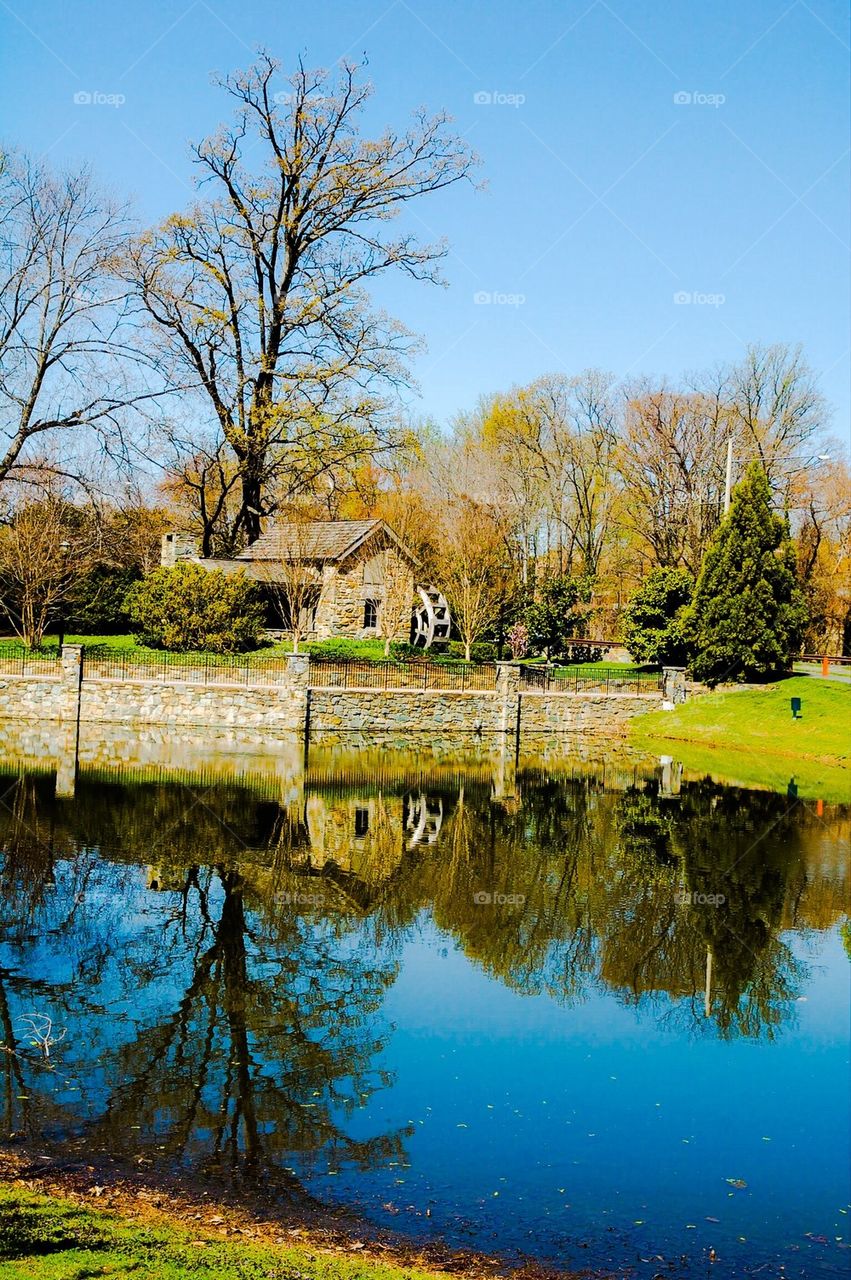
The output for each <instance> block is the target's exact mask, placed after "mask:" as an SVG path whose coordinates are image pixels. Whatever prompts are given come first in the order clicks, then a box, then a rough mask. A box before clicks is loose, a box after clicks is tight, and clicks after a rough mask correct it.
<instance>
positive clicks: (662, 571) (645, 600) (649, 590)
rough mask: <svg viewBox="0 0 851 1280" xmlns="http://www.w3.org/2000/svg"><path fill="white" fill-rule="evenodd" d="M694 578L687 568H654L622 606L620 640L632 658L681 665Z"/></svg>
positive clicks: (683, 659) (682, 663)
mask: <svg viewBox="0 0 851 1280" xmlns="http://www.w3.org/2000/svg"><path fill="white" fill-rule="evenodd" d="M693 591H694V579H693V578H692V576H691V574H690V573H689V572H688V570H687V569H671V568H658V569H653V570H652V571H651V573H650V575H649V576H648V577H647V578H645V580H644V582H642V584H641V586H640V587H639V588H638V590H637V591H636V592H635V594H634V595H633V596H632V597H631V599H630V601H629V603H628V604H627V606H626V609H625V610H624V620H623V642H624V644H625V645H626V647H627V649H629V652H630V655H631V656H632V659H633V661H634V662H651V663H654V664H657V665H659V666H664V665H668V666H676V667H679V666H684V665H685V662H686V658H687V656H688V649H687V646H686V640H685V636H684V634H683V621H684V616H685V610H686V608H687V606H688V605H689V604H690V603H691V598H692V592H693Z"/></svg>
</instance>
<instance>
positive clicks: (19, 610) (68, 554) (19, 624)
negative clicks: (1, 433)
mask: <svg viewBox="0 0 851 1280" xmlns="http://www.w3.org/2000/svg"><path fill="white" fill-rule="evenodd" d="M98 540H99V537H98V533H97V530H96V529H95V528H94V526H93V524H92V522H91V521H90V520H86V519H81V518H80V513H79V512H78V511H77V509H76V508H74V507H71V506H70V505H69V504H67V503H66V502H64V501H63V500H62V499H60V498H55V497H48V498H47V499H46V500H44V501H39V502H27V503H24V504H23V505H21V506H20V507H19V508H18V510H17V511H16V512H15V514H14V516H13V517H12V519H11V521H10V522H9V523H8V524H7V525H5V526H3V527H0V608H2V610H3V612H4V613H5V615H6V616H7V618H8V619H9V622H10V623H11V625H12V627H13V628H14V630H15V632H16V634H17V635H19V636H20V637H21V639H22V640H23V642H24V644H25V645H27V647H28V648H30V649H37V648H38V647H39V646H40V645H41V642H42V640H43V639H44V635H45V632H46V631H47V629H48V627H49V626H50V625H51V624H52V623H54V622H55V621H56V620H57V618H59V617H60V616H61V613H62V609H63V607H64V605H65V602H66V600H67V598H68V594H69V591H70V588H71V586H72V585H73V583H74V581H75V579H76V578H77V576H78V575H79V574H81V573H84V572H85V571H86V569H88V568H89V567H90V565H91V563H92V559H93V556H94V553H95V550H96V547H97V544H98Z"/></svg>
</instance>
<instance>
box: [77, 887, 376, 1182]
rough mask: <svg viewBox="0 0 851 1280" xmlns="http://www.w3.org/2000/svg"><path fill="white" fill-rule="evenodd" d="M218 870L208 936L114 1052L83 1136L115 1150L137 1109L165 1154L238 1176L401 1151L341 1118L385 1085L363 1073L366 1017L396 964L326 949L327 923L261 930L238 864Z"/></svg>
mask: <svg viewBox="0 0 851 1280" xmlns="http://www.w3.org/2000/svg"><path fill="white" fill-rule="evenodd" d="M214 879H215V880H216V881H217V885H214V886H211V893H210V898H216V899H217V900H218V902H219V905H218V907H217V909H216V915H217V919H211V918H210V917H209V916H208V917H207V919H206V920H204V919H203V918H201V919H200V920H199V926H198V927H199V930H200V934H201V935H202V936H203V939H204V945H203V946H199V945H198V944H197V942H196V943H195V945H194V947H193V956H192V961H191V964H190V965H189V966H188V968H187V975H188V980H187V981H186V982H185V985H183V987H182V991H181V994H180V997H179V999H178V1001H177V1002H176V1004H175V1006H174V1010H173V1012H172V1013H171V1014H170V1016H169V1017H167V1018H163V1019H161V1020H159V1021H157V1022H155V1023H151V1024H150V1025H148V1026H147V1027H145V1028H144V1029H143V1030H141V1031H140V1032H139V1034H138V1035H137V1036H136V1037H135V1039H133V1040H131V1041H128V1042H127V1043H125V1044H124V1045H123V1046H122V1047H121V1049H120V1052H119V1053H118V1054H117V1056H116V1060H115V1064H114V1068H113V1071H114V1076H115V1078H116V1080H117V1082H118V1083H117V1084H116V1086H115V1088H114V1091H113V1093H112V1096H111V1099H110V1103H109V1106H108V1108H107V1110H106V1113H105V1115H104V1116H103V1118H102V1120H101V1121H100V1122H99V1123H98V1125H97V1126H96V1128H95V1131H94V1132H93V1134H92V1137H93V1139H95V1140H97V1141H99V1142H103V1143H105V1144H106V1145H107V1146H108V1147H109V1148H110V1149H112V1150H116V1149H117V1150H121V1149H123V1148H124V1147H126V1145H127V1139H128V1134H127V1121H128V1118H129V1117H131V1116H135V1117H137V1119H136V1121H135V1123H137V1124H139V1125H141V1131H142V1132H143V1133H145V1134H148V1135H150V1141H151V1143H152V1145H155V1146H156V1147H157V1148H158V1150H160V1151H163V1150H164V1152H165V1154H166V1156H171V1157H178V1158H180V1159H190V1160H191V1162H192V1163H193V1164H200V1165H203V1166H204V1167H205V1168H207V1169H211V1168H215V1169H218V1170H222V1171H230V1172H231V1173H233V1174H236V1175H238V1176H240V1177H242V1178H251V1177H256V1176H257V1175H258V1174H259V1173H261V1172H263V1173H264V1174H266V1175H268V1173H269V1171H270V1169H273V1168H275V1167H276V1157H282V1156H285V1155H286V1156H291V1157H294V1156H303V1157H311V1156H314V1155H316V1154H318V1153H320V1152H321V1153H322V1154H323V1155H325V1156H327V1158H328V1159H329V1160H338V1159H341V1160H342V1159H344V1160H354V1161H355V1162H357V1163H359V1164H362V1165H364V1166H367V1165H370V1164H371V1163H372V1162H373V1161H376V1160H384V1159H387V1158H390V1157H392V1156H398V1155H399V1154H400V1153H401V1135H400V1134H391V1135H380V1136H378V1137H375V1138H370V1139H365V1140H354V1139H351V1138H349V1137H348V1136H347V1134H346V1133H345V1130H344V1128H343V1125H342V1121H343V1120H344V1119H345V1117H346V1116H349V1115H350V1114H351V1113H352V1111H353V1110H354V1109H355V1108H356V1107H357V1106H358V1105H360V1102H361V1100H362V1098H364V1097H366V1096H367V1095H368V1094H369V1093H371V1092H372V1090H373V1089H374V1088H375V1087H376V1084H379V1083H386V1078H384V1077H380V1076H378V1077H377V1076H376V1075H375V1074H374V1073H373V1071H372V1070H371V1066H370V1063H371V1058H372V1055H373V1054H374V1053H375V1052H376V1051H377V1050H378V1049H379V1048H380V1047H381V1041H380V1040H376V1039H375V1037H374V1032H373V1031H372V1029H371V1028H370V1027H369V1026H368V1025H367V1024H366V1017H367V1015H369V1014H371V1013H373V1012H375V1011H376V1010H377V1008H378V1007H379V1006H380V1003H381V999H382V997H383V993H384V991H385V989H386V987H387V985H388V984H389V983H390V982H391V981H392V980H393V978H394V976H395V969H394V968H393V967H392V966H391V967H389V968H388V967H384V968H383V969H382V968H381V967H379V966H378V965H377V964H376V965H375V966H374V967H373V965H370V964H367V963H364V961H363V960H362V959H361V958H360V955H359V953H358V952H357V951H355V950H354V949H352V951H351V952H350V953H349V952H348V951H347V952H346V954H345V956H344V957H343V956H340V955H339V954H336V953H335V951H334V949H333V948H332V947H329V946H328V942H329V941H333V937H332V936H330V935H329V934H328V932H327V931H323V930H317V929H316V928H315V927H312V926H307V925H305V924H304V922H303V921H300V920H299V919H298V917H295V916H293V915H292V914H286V915H279V916H278V917H277V918H276V919H275V920H274V921H273V922H272V923H271V926H270V921H269V920H268V918H266V913H267V911H268V908H269V906H270V905H271V904H268V903H264V904H255V905H259V907H260V910H259V911H257V912H254V913H251V914H250V915H249V913H248V912H247V911H246V903H245V895H244V885H243V881H242V878H241V876H240V874H239V872H238V871H237V870H233V869H230V870H228V869H226V868H224V867H217V868H216V870H215V873H214ZM213 890H215V892H214V891H213ZM202 915H203V913H202ZM364 942H365V939H361V943H362V944H363V943H364ZM372 958H373V959H375V957H372ZM337 1117H341V1118H342V1119H338V1118H337ZM134 1145H135V1144H134Z"/></svg>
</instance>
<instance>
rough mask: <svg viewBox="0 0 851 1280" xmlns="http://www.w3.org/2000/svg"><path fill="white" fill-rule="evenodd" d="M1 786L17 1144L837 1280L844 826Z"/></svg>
mask: <svg viewBox="0 0 851 1280" xmlns="http://www.w3.org/2000/svg"><path fill="white" fill-rule="evenodd" d="M267 764H268V762H267ZM5 768H6V774H5V776H4V777H3V778H2V779H0V781H2V793H3V801H2V807H0V854H2V873H0V1033H1V1034H2V1039H3V1041H4V1043H5V1045H6V1046H7V1047H9V1048H13V1049H15V1050H16V1052H13V1053H4V1054H2V1055H0V1070H2V1073H3V1081H2V1087H3V1092H2V1102H1V1103H0V1117H1V1118H0V1124H2V1130H0V1135H2V1138H3V1140H5V1139H6V1138H7V1137H8V1136H9V1135H12V1136H13V1140H16V1141H30V1142H35V1143H42V1144H44V1143H45V1142H50V1143H57V1144H60V1145H62V1144H68V1146H69V1147H71V1148H72V1149H74V1150H76V1151H79V1150H81V1149H83V1150H87V1151H91V1152H95V1151H98V1150H104V1151H110V1152H112V1153H118V1154H119V1155H121V1156H126V1157H127V1158H129V1159H132V1160H137V1161H139V1160H141V1161H142V1162H143V1167H146V1168H149V1169H151V1170H156V1169H157V1168H158V1167H165V1168H168V1169H171V1170H173V1169H175V1168H179V1169H182V1170H184V1171H185V1174H186V1177H187V1178H189V1179H192V1181H193V1183H195V1184H197V1182H198V1181H199V1180H203V1179H221V1178H224V1179H227V1180H228V1181H233V1182H235V1183H236V1184H237V1185H239V1186H247V1185H249V1184H251V1183H252V1182H253V1181H257V1180H259V1181H260V1182H262V1183H263V1185H264V1186H266V1187H271V1186H279V1187H280V1189H281V1191H282V1192H283V1193H292V1192H293V1191H298V1190H300V1189H302V1188H303V1189H306V1190H307V1191H308V1192H310V1193H312V1194H313V1195H315V1196H317V1197H318V1198H320V1199H321V1200H323V1201H325V1202H329V1201H330V1202H334V1203H340V1204H344V1205H347V1206H351V1207H354V1208H357V1209H358V1210H360V1211H362V1212H365V1213H366V1214H367V1215H368V1216H369V1217H371V1218H372V1219H374V1220H375V1221H376V1222H378V1223H380V1224H381V1225H383V1226H388V1227H391V1228H393V1229H395V1230H398V1231H402V1232H404V1233H406V1234H409V1235H415V1236H420V1237H425V1236H429V1237H434V1236H439V1237H442V1238H445V1239H447V1240H448V1241H449V1242H451V1243H454V1244H459V1245H465V1246H471V1247H475V1248H477V1249H484V1250H488V1251H496V1250H501V1251H506V1252H512V1251H521V1252H525V1253H531V1254H534V1255H535V1256H537V1257H540V1258H543V1259H548V1260H555V1261H557V1262H559V1263H561V1264H562V1265H565V1266H572V1267H590V1268H593V1269H599V1270H602V1271H605V1272H606V1273H608V1272H610V1271H612V1270H615V1271H618V1270H626V1269H628V1268H629V1269H631V1270H630V1274H634V1275H637V1276H641V1277H643V1276H647V1277H651V1276H654V1275H656V1274H657V1273H663V1274H668V1273H669V1272H668V1270H667V1268H668V1264H669V1263H670V1262H671V1261H672V1260H677V1267H676V1269H675V1272H674V1274H681V1275H705V1274H707V1270H708V1262H707V1259H708V1255H709V1250H710V1249H714V1250H715V1251H716V1255H717V1261H716V1262H715V1263H714V1266H713V1267H712V1274H713V1276H715V1277H719V1276H732V1275H741V1274H744V1270H745V1268H746V1267H750V1268H756V1267H764V1269H763V1270H762V1272H761V1273H760V1274H762V1275H766V1276H773V1275H776V1276H780V1275H786V1276H799V1275H822V1274H824V1275H829V1274H838V1273H841V1272H843V1271H844V1270H845V1269H847V1266H848V1262H849V1259H851V1250H849V1249H848V1248H847V1245H848V1241H849V1214H848V1200H849V1187H848V1163H847V1162H848V1143H849V1087H848V1080H849V1076H848V1071H849V1027H848V1008H849V957H848V954H847V953H846V949H845V948H847V947H848V945H849V944H848V941H847V914H846V913H847V910H848V889H849V884H848V879H849V868H848V836H849V823H850V822H851V810H849V809H843V808H839V807H835V806H834V807H831V806H823V805H817V804H816V803H815V802H812V803H810V802H805V803H804V802H795V801H794V800H790V799H789V798H788V797H787V796H785V795H774V794H771V793H768V792H758V791H745V790H742V789H739V788H735V787H730V786H724V785H722V784H720V783H717V782H713V781H710V780H706V779H705V780H699V779H693V780H688V779H681V778H680V776H679V773H678V771H677V769H676V766H674V767H673V769H672V767H671V766H670V765H667V766H666V767H664V768H661V767H658V766H656V765H655V764H654V762H652V761H651V762H647V763H646V764H641V765H639V766H636V765H635V764H634V763H633V764H631V765H630V766H628V767H626V766H625V767H623V768H617V767H612V766H606V767H605V768H604V767H603V766H597V765H594V764H590V765H584V766H579V765H578V764H577V762H576V761H571V760H569V759H568V760H557V759H555V760H554V759H552V758H550V759H547V760H545V761H543V762H542V761H540V760H539V761H530V762H528V763H527V764H526V765H524V764H523V762H522V761H521V764H520V767H519V769H517V770H516V771H515V770H514V768H512V767H511V762H508V764H507V763H506V761H504V760H503V761H496V762H494V761H489V760H483V759H475V760H474V759H470V760H469V761H468V762H464V761H461V762H460V763H459V762H458V761H457V760H456V761H455V762H453V763H451V764H440V763H437V762H435V761H434V760H433V759H432V760H430V761H428V762H425V763H423V761H422V760H415V759H413V758H411V757H406V756H402V755H394V754H392V753H389V752H387V751H382V752H375V753H373V752H370V751H369V750H368V749H364V750H362V751H360V752H359V753H354V754H353V753H351V752H345V751H338V750H331V749H329V750H325V751H322V750H318V751H315V752H314V753H313V754H312V756H311V759H310V760H308V762H307V767H306V769H305V768H304V767H303V765H302V764H301V762H300V761H296V760H295V757H294V756H292V755H287V754H286V753H284V754H283V755H282V756H281V758H280V759H279V760H277V761H275V760H274V758H273V759H272V767H271V769H270V768H268V767H267V768H266V770H265V773H264V774H263V776H262V777H261V776H259V775H255V774H252V773H251V770H250V769H249V768H248V766H247V765H246V770H245V771H244V772H243V770H242V769H241V767H240V761H239V758H238V757H236V758H234V757H231V758H230V760H229V762H228V770H227V775H228V776H216V775H215V774H213V775H210V774H207V775H206V776H204V777H203V778H200V777H195V778H193V777H187V776H181V777H180V778H178V779H175V777H174V776H173V775H172V776H171V777H170V776H169V774H168V772H167V771H165V772H164V771H159V772H157V771H156V770H154V771H153V772H152V771H151V770H148V772H147V774H139V773H138V772H137V773H135V774H133V773H131V772H130V771H128V770H126V769H122V766H121V764H120V752H118V753H117V756H116V760H114V761H112V762H108V763H107V765H106V766H104V765H101V766H100V767H98V768H95V767H94V766H89V767H87V768H83V767H81V768H80V771H79V775H78V777H77V779H76V783H75V786H74V788H73V792H74V793H73V795H71V794H69V795H65V796H58V795H57V794H56V790H57V778H56V776H55V775H54V774H53V772H52V771H50V770H47V771H45V769H44V768H36V767H34V766H33V765H32V763H29V764H28V763H26V762H22V763H18V764H16V763H15V761H14V760H7V763H6V766H5ZM60 782H61V779H60ZM59 789H60V790H65V791H68V790H70V788H69V787H68V786H67V779H66V780H65V782H64V783H63V784H62V785H61V786H60V787H59ZM843 921H845V922H846V942H845V948H844V947H843V932H842V925H843ZM33 1014H38V1015H40V1014H47V1015H49V1016H50V1017H51V1018H52V1019H53V1025H54V1028H55V1029H56V1031H57V1033H60V1032H61V1031H62V1030H64V1031H65V1035H64V1038H63V1039H62V1040H61V1042H59V1043H57V1044H56V1045H55V1046H54V1048H53V1049H52V1050H51V1055H50V1058H49V1060H48V1061H45V1060H44V1059H43V1058H41V1057H40V1056H39V1053H38V1052H37V1051H36V1050H35V1049H33V1048H32V1047H31V1046H28V1044H27V1041H28V1038H29V1037H28V1035H27V1034H26V1031H27V1028H26V1024H25V1023H23V1022H22V1021H21V1018H22V1016H27V1015H33ZM144 1162H149V1163H144ZM843 1246H845V1247H844V1248H843Z"/></svg>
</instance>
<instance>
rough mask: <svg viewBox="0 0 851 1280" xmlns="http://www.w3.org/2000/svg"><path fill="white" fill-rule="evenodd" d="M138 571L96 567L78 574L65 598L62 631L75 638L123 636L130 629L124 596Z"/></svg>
mask: <svg viewBox="0 0 851 1280" xmlns="http://www.w3.org/2000/svg"><path fill="white" fill-rule="evenodd" d="M141 576H142V574H141V570H139V569H137V568H135V567H133V568H127V567H122V568H118V567H116V566H114V565H106V564H98V565H95V566H94V567H93V568H92V569H90V570H89V571H88V572H87V573H83V574H81V576H80V577H79V578H77V579H76V581H75V582H74V583H73V585H72V587H71V591H70V592H69V595H68V603H67V612H66V621H65V629H66V630H67V631H71V632H74V633H75V634H77V635H84V636H112V635H122V634H123V633H124V632H125V631H129V629H130V615H129V614H128V612H127V605H126V600H127V593H128V592H129V590H130V588H131V587H132V586H134V584H135V583H137V582H138V581H139V580H140V578H141Z"/></svg>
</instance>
